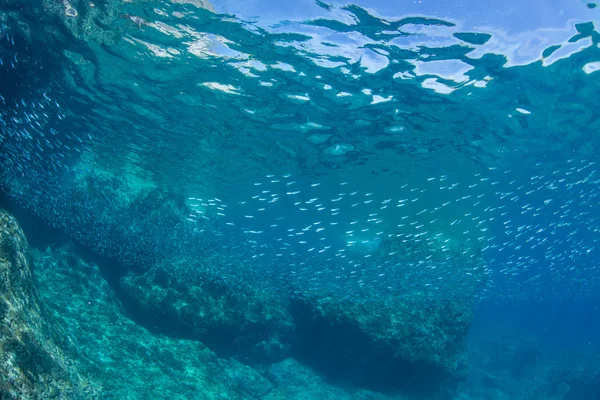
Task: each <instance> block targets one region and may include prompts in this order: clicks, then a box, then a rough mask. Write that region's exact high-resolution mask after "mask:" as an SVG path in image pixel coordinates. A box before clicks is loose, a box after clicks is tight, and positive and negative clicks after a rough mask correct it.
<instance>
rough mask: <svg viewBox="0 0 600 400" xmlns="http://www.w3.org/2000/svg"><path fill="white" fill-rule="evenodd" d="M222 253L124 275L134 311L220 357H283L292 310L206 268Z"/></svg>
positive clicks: (154, 326) (159, 329) (264, 359)
mask: <svg viewBox="0 0 600 400" xmlns="http://www.w3.org/2000/svg"><path fill="white" fill-rule="evenodd" d="M224 258H226V257H225V256H224V255H220V254H213V255H212V256H209V257H206V258H204V259H203V260H202V264H203V265H191V264H181V263H177V262H174V263H164V264H161V265H157V266H155V267H154V268H152V269H150V270H149V271H146V272H144V273H143V274H134V273H129V274H128V275H126V276H124V277H123V278H122V279H121V289H122V291H123V293H124V296H125V297H126V301H127V302H128V303H129V304H130V305H131V308H132V310H133V311H132V314H133V315H135V316H136V318H137V319H138V321H140V322H141V323H143V324H144V325H145V326H147V327H149V328H150V329H152V330H154V331H156V332H161V333H164V334H168V335H171V336H175V337H185V338H189V339H195V340H199V341H201V342H202V343H204V344H206V345H207V346H208V347H209V348H211V349H212V350H213V351H215V353H217V355H219V356H221V357H235V358H237V359H238V360H240V361H242V362H244V363H247V364H262V363H272V362H276V361H279V360H281V359H283V358H284V357H286V356H287V355H288V354H289V350H290V343H291V341H292V338H293V334H294V321H293V319H292V317H291V315H290V313H289V312H288V310H287V309H286V307H285V305H284V303H283V302H282V301H281V299H278V298H277V297H275V296H273V295H271V294H269V293H266V292H264V291H260V290H255V289H252V288H249V287H243V286H239V285H236V284H234V283H232V282H226V281H225V280H223V279H221V278H220V276H219V275H217V274H216V273H214V272H211V271H209V270H208V268H207V265H211V264H219V263H221V262H224V261H223V260H222V259H224Z"/></svg>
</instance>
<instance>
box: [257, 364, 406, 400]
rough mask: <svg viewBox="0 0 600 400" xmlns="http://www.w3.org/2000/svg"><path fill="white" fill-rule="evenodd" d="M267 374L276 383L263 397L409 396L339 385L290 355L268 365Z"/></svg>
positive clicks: (358, 399)
mask: <svg viewBox="0 0 600 400" xmlns="http://www.w3.org/2000/svg"><path fill="white" fill-rule="evenodd" d="M267 376H268V378H269V380H271V381H272V382H273V384H274V389H273V391H272V392H271V393H269V394H268V395H267V396H265V397H264V400H280V399H286V400H314V399H323V400H408V398H406V397H403V396H401V395H397V394H396V395H391V396H390V395H384V394H382V393H376V392H372V391H369V390H366V389H361V388H352V387H346V388H342V387H338V386H335V385H331V384H329V383H327V382H326V381H325V380H324V379H323V377H322V376H319V375H318V374H317V373H316V372H315V371H313V370H311V369H310V368H308V367H307V366H305V365H302V364H300V363H299V362H298V361H296V360H294V359H292V358H287V359H285V360H283V361H280V362H278V363H276V364H273V365H271V366H270V367H269V369H268V371H267Z"/></svg>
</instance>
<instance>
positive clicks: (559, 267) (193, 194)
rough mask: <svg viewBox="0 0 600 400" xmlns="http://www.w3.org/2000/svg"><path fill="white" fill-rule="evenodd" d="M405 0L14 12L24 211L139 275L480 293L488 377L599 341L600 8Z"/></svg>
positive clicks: (400, 293)
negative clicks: (160, 269)
mask: <svg viewBox="0 0 600 400" xmlns="http://www.w3.org/2000/svg"><path fill="white" fill-rule="evenodd" d="M404 3H405V4H404ZM404 3H403V2H389V1H378V0H365V1H354V2H352V3H349V2H342V1H340V2H338V1H334V2H329V3H323V2H318V1H317V2H315V1H309V0H302V1H295V2H283V3H282V2H271V1H267V0H256V1H245V2H233V1H213V2H208V1H205V0H198V1H194V0H191V1H189V2H188V1H177V2H175V1H173V2H168V1H165V2H124V3H119V2H112V1H104V2H98V3H89V4H88V3H87V2H69V1H65V2H62V3H60V2H49V1H34V2H31V3H30V4H28V5H21V4H19V3H18V2H12V1H7V2H5V3H4V4H3V5H2V7H1V8H0V17H1V18H0V21H1V24H2V25H1V28H0V43H1V44H0V60H2V64H1V65H0V96H1V97H0V128H1V130H0V151H1V152H2V157H1V158H0V168H1V169H0V183H1V187H2V192H3V195H4V196H5V197H6V199H8V200H6V202H7V203H11V204H13V205H18V207H22V209H24V210H29V212H31V213H32V215H35V216H36V217H39V218H40V219H41V220H42V221H44V224H46V225H47V226H48V227H51V228H56V229H58V231H59V232H62V233H63V234H65V235H66V236H67V237H69V238H71V239H72V240H75V241H77V242H78V243H81V244H82V245H84V246H86V248H88V249H89V250H90V251H91V252H93V253H95V254H100V255H105V256H110V257H113V258H114V259H115V260H118V262H119V263H120V264H119V265H121V267H119V268H122V269H123V270H129V269H133V270H142V271H143V270H146V269H149V268H151V266H153V265H155V264H156V263H164V262H171V263H173V270H178V269H183V270H185V269H186V268H187V269H200V270H202V271H203V272H204V270H206V271H207V272H209V273H210V274H211V276H214V277H216V278H215V279H218V280H219V281H221V280H222V281H223V282H226V283H228V284H232V285H236V286H237V287H240V288H242V287H244V288H246V287H249V288H252V289H257V288H258V289H259V290H263V291H265V292H268V293H278V294H280V295H283V296H287V295H288V294H289V293H295V294H307V293H310V294H311V295H315V296H322V297H324V298H327V297H330V296H332V297H334V298H343V299H349V300H351V301H356V302H365V303H369V302H371V301H373V302H374V301H378V299H385V298H387V297H388V296H392V297H394V298H415V297H419V298H420V297H423V298H427V299H433V300H436V301H442V302H461V301H468V302H472V306H473V309H474V319H473V324H472V329H471V333H470V339H469V340H470V343H471V344H470V345H469V352H470V354H471V356H470V359H471V360H473V357H474V358H475V361H471V364H470V365H471V367H470V368H472V369H478V368H479V369H480V370H481V369H482V368H489V369H490V370H491V371H493V370H494V368H496V369H497V371H503V370H502V368H505V369H506V368H507V366H506V365H504V364H502V362H501V361H498V363H497V364H494V363H493V362H489V363H488V364H485V363H484V362H483V361H481V360H483V359H485V358H486V356H477V354H484V352H485V351H490V350H489V347H486V346H487V345H489V343H487V342H486V341H489V342H494V340H495V343H496V344H498V343H502V342H503V341H506V342H507V343H509V342H510V346H512V345H513V344H514V343H527V346H533V347H535V352H538V353H539V354H538V353H535V354H534V353H527V354H534V355H533V356H531V357H532V358H531V359H535V360H548V359H552V360H553V361H552V362H557V363H559V364H560V363H561V362H563V361H560V360H561V359H560V358H558V357H559V356H558V354H561V356H563V355H564V354H565V352H566V353H568V352H570V351H572V353H570V354H579V353H578V352H583V353H586V354H588V355H589V354H596V355H597V354H598V353H595V352H597V349H598V348H599V346H600V342H599V338H598V332H599V329H600V327H599V326H598V322H597V321H599V320H600V319H599V318H598V306H599V303H598V299H599V297H600V296H599V295H600V271H599V270H598V265H599V264H600V257H599V256H598V254H599V251H600V209H599V204H600V203H599V199H600V196H599V194H600V185H599V184H600V172H599V169H598V168H599V165H600V164H599V163H598V161H600V159H599V157H598V154H599V153H600V141H599V139H598V135H597V132H598V130H599V129H600V119H599V115H600V114H599V113H598V110H599V109H600V108H599V107H600V100H599V99H600V97H599V96H598V92H599V90H600V84H599V82H600V79H598V77H599V76H600V72H599V70H600V49H599V46H600V33H599V31H598V18H599V16H600V14H599V13H600V11H598V10H599V8H600V7H597V6H596V4H595V3H594V2H583V1H579V0H565V1H541V2H536V3H535V4H533V3H530V2H517V1H508V2H501V3H498V2H492V1H480V2H474V1H468V2H464V3H461V4H460V5H458V4H448V3H446V2H438V1H432V2H425V1H424V2H404ZM211 255H216V256H215V257H217V258H219V260H220V261H219V262H215V263H214V264H211V265H207V264H206V263H204V264H203V263H202V260H204V259H206V257H208V256H211ZM114 273H115V275H116V276H119V274H120V272H119V271H117V272H114ZM507 336H510V337H511V339H510V340H508V339H505V338H506V337H507ZM486 343H487V344H486ZM490 346H491V345H490ZM515 346H517V345H515ZM513 350H514V349H513ZM517 353H518V352H517V351H516V350H515V354H517ZM473 354H475V356H473ZM515 357H516V358H515V359H514V360H512V361H507V362H509V363H510V362H512V363H513V364H519V363H522V364H525V363H526V361H523V360H520V359H519V358H518V356H515ZM524 357H525V358H527V357H529V356H524ZM553 357H555V358H553ZM565 357H567V356H565ZM570 357H571V358H569V357H567V358H568V359H569V360H572V359H574V358H576V356H575V355H572V356H570ZM528 360H529V359H528ZM556 360H559V361H556ZM488 361H489V359H488ZM505 361H506V360H505ZM595 361H596V362H597V363H598V364H597V365H600V360H598V358H597V356H596V358H595ZM536 362H537V361H536ZM548 363H550V361H548ZM484 364H485V365H484ZM534 364H535V365H534ZM542 364H543V362H542V361H539V363H537V364H536V363H533V364H532V366H531V368H538V370H537V371H539V370H541V369H543V368H545V367H542V366H541V365H542ZM546 365H550V364H546ZM513 366H514V365H513ZM528 368H529V367H528ZM569 368H570V367H569ZM573 368H576V367H573ZM491 373H495V372H491ZM502 373H503V372H498V375H501V374H502ZM590 374H591V375H590V376H592V375H593V373H592V372H590ZM472 375H473V376H477V373H475V374H472ZM516 375H519V373H517V374H516ZM519 376H521V379H523V376H525V375H523V374H521V375H519ZM593 376H596V375H593ZM597 376H598V377H600V375H597ZM473 379H474V380H473V381H472V382H474V383H472V385H473V386H472V387H471V388H470V390H471V396H472V398H525V397H519V396H525V394H524V393H523V390H524V389H519V388H522V387H525V385H524V384H523V383H522V382H520V381H519V378H517V377H512V378H511V379H507V380H504V381H502V382H503V384H502V385H500V386H501V387H500V388H498V390H499V391H501V392H503V393H504V397H500V395H497V396H498V397H491V396H493V395H492V394H490V393H491V392H489V391H488V392H485V394H484V392H482V391H480V386H482V385H483V384H481V381H480V380H477V379H476V378H473ZM540 379H542V378H540ZM590 379H591V381H593V380H594V379H595V378H593V377H592V378H590ZM586 382H587V381H586ZM478 385H479V386H478ZM511 385H512V386H511ZM519 385H523V386H519ZM483 386H485V385H483ZM502 386H504V387H502ZM509 386H511V387H509ZM572 386H573V387H572V390H571V392H570V394H569V392H568V391H566V389H564V388H561V389H560V390H559V389H556V393H555V394H553V393H546V392H544V393H545V394H542V395H540V396H546V397H539V398H564V399H591V398H599V396H600V387H598V386H597V385H596V386H594V385H593V384H588V383H585V384H581V385H580V387H581V388H582V389H576V386H577V384H576V383H573V384H572ZM481 390H482V389H481ZM485 390H496V388H487V389H485ZM552 390H553V389H552ZM552 390H551V391H552ZM563 392H564V393H563ZM477 393H479V394H477ZM494 393H496V392H494ZM518 393H520V394H518ZM554 395H556V397H552V396H554ZM486 396H490V397H486ZM560 396H562V397H560ZM594 396H595V397H594ZM457 398H459V397H457ZM532 398H533V397H532ZM535 398H538V397H535Z"/></svg>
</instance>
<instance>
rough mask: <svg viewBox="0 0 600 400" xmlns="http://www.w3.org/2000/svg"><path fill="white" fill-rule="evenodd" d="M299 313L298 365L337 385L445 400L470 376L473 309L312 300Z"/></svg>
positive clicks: (413, 302)
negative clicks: (468, 359) (469, 339)
mask: <svg viewBox="0 0 600 400" xmlns="http://www.w3.org/2000/svg"><path fill="white" fill-rule="evenodd" d="M292 310H293V311H292V314H293V315H294V318H295V321H296V324H297V334H296V337H297V338H298V340H297V342H296V346H295V347H294V351H293V353H292V354H293V357H296V358H297V359H298V360H300V361H301V362H304V363H306V364H307V365H310V366H311V367H313V368H315V369H316V370H318V371H319V372H320V373H321V374H323V375H324V376H326V377H328V378H329V379H331V380H332V381H335V382H338V383H342V384H349V383H351V384H352V385H355V386H357V387H363V388H368V389H372V390H376V391H380V392H386V393H400V394H403V395H407V396H417V397H419V398H422V397H423V396H425V398H443V396H444V395H447V393H448V392H452V391H453V390H455V384H456V382H459V381H460V380H461V379H463V378H465V376H466V368H465V366H466V353H465V340H466V337H467V333H468V330H469V326H470V323H471V318H472V314H471V305H470V304H468V303H464V304H463V303H460V302H445V301H440V300H437V301H436V300H430V298H418V297H417V298H415V297H413V298H406V299H403V298H399V297H398V296H390V297H389V298H387V299H377V300H375V299H373V300H369V301H367V300H366V301H364V302H358V301H352V300H343V299H336V298H318V297H307V296H305V297H302V298H298V299H297V300H296V301H295V303H294V305H293V307H292Z"/></svg>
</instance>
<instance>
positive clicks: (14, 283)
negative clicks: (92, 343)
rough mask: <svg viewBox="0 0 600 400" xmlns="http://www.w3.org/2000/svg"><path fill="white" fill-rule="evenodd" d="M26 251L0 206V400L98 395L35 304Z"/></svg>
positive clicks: (56, 327) (16, 228) (20, 234)
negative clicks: (0, 399)
mask: <svg viewBox="0 0 600 400" xmlns="http://www.w3.org/2000/svg"><path fill="white" fill-rule="evenodd" d="M28 250H29V249H28V245H27V240H26V239H25V235H24V233H23V231H22V230H21V228H20V227H19V225H18V223H17V221H16V220H15V218H14V217H13V216H12V215H10V214H8V213H7V212H5V211H3V210H0V398H2V399H46V398H53V399H75V398H77V399H94V398H100V395H99V393H100V391H99V387H98V385H97V384H96V383H95V382H93V381H91V380H89V379H88V378H87V377H83V376H82V375H81V374H80V371H79V366H78V363H77V362H76V361H75V359H74V358H73V355H74V354H75V351H76V350H75V349H74V348H73V347H72V345H70V343H69V342H68V340H67V337H68V336H67V335H66V334H65V332H64V330H63V329H62V328H61V327H60V326H59V325H57V324H56V323H55V322H54V321H53V320H52V319H51V318H49V316H48V315H47V313H46V312H45V310H44V308H43V307H42V305H41V304H40V301H39V297H38V293H37V290H36V288H35V286H34V278H33V273H32V267H31V265H30V262H29V258H28Z"/></svg>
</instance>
